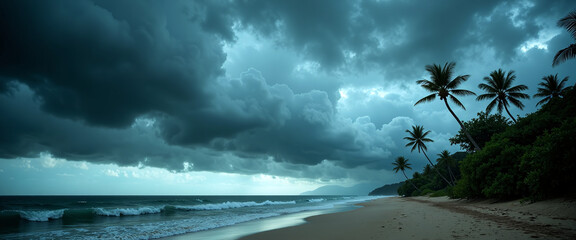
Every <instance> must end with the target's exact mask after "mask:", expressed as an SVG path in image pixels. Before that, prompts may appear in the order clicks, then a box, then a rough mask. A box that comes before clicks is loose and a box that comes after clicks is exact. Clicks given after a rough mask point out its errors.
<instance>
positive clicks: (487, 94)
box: [476, 93, 498, 101]
mask: <svg viewBox="0 0 576 240" xmlns="http://www.w3.org/2000/svg"><path fill="white" fill-rule="evenodd" d="M497 96H498V95H497V94H495V93H485V94H482V95H480V96H478V97H477V98H476V101H482V100H486V99H491V98H495V97H497Z"/></svg>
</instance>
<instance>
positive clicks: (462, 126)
mask: <svg viewBox="0 0 576 240" xmlns="http://www.w3.org/2000/svg"><path fill="white" fill-rule="evenodd" d="M444 103H445V104H446V107H447V108H448V111H450V113H452V116H454V118H456V121H458V124H460V128H462V130H464V133H465V134H466V137H468V140H470V142H472V145H474V148H475V150H476V151H480V150H482V149H481V148H480V146H478V144H477V143H476V141H474V138H472V136H471V135H470V133H468V130H467V129H466V127H464V124H462V122H461V121H460V119H459V118H458V116H456V114H455V113H454V111H452V108H450V105H448V100H446V98H444ZM428 161H430V160H428Z"/></svg>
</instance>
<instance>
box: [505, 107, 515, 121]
mask: <svg viewBox="0 0 576 240" xmlns="http://www.w3.org/2000/svg"><path fill="white" fill-rule="evenodd" d="M504 109H506V112H507V113H508V115H509V116H510V118H512V121H514V123H516V119H514V117H512V114H510V111H508V107H506V105H504Z"/></svg>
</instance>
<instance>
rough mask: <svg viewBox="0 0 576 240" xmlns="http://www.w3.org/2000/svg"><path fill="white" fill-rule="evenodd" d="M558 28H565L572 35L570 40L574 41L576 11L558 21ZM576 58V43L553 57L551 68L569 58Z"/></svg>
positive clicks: (575, 34)
mask: <svg viewBox="0 0 576 240" xmlns="http://www.w3.org/2000/svg"><path fill="white" fill-rule="evenodd" d="M558 26H560V27H563V28H566V30H568V32H570V34H571V35H572V38H574V40H576V11H572V12H570V13H568V15H567V16H566V17H564V18H562V19H560V20H559V21H558ZM574 57H576V43H572V44H570V46H568V47H567V48H564V49H562V50H560V51H558V53H556V55H555V56H554V60H553V61H552V66H556V65H558V64H560V63H562V62H564V61H566V60H568V59H570V58H574Z"/></svg>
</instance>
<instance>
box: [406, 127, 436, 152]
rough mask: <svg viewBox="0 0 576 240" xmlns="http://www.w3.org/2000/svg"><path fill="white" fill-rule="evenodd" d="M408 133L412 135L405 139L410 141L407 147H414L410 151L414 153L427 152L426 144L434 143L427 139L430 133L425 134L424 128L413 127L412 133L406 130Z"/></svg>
mask: <svg viewBox="0 0 576 240" xmlns="http://www.w3.org/2000/svg"><path fill="white" fill-rule="evenodd" d="M406 132H407V133H408V134H410V136H408V137H404V139H406V140H408V141H410V142H408V143H407V144H406V147H410V146H411V147H412V149H411V150H410V151H414V149H418V152H420V150H422V151H427V150H428V149H427V148H426V142H434V140H432V139H430V138H427V137H426V136H428V134H429V133H430V131H426V132H424V127H423V126H418V125H416V126H412V131H410V130H406Z"/></svg>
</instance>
